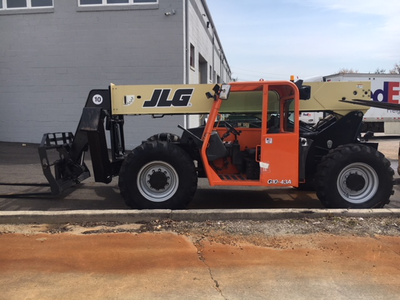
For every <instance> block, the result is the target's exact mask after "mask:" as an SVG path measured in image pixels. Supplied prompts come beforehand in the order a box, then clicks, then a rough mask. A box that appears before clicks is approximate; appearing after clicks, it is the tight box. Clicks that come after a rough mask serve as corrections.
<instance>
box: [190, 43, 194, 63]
mask: <svg viewBox="0 0 400 300" xmlns="http://www.w3.org/2000/svg"><path fill="white" fill-rule="evenodd" d="M190 66H191V67H192V68H194V66H195V52H194V46H193V45H192V44H190Z"/></svg>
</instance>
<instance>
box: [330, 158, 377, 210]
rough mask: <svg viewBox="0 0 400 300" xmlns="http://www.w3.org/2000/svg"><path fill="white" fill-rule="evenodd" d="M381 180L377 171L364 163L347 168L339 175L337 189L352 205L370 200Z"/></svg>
mask: <svg viewBox="0 0 400 300" xmlns="http://www.w3.org/2000/svg"><path fill="white" fill-rule="evenodd" d="M378 186H379V179H378V175H377V173H376V172H375V170H374V169H373V168H372V167H371V166H369V165H367V164H364V163H353V164H350V165H348V166H346V167H345V168H344V169H343V170H342V171H341V172H340V174H339V176H338V179H337V187H338V191H339V194H340V196H342V197H343V199H345V200H346V201H348V202H350V203H355V204H359V203H363V202H367V201H368V200H370V199H371V198H372V197H373V196H374V195H375V193H376V191H377V190H378Z"/></svg>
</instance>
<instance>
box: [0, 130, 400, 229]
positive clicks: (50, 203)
mask: <svg viewBox="0 0 400 300" xmlns="http://www.w3.org/2000/svg"><path fill="white" fill-rule="evenodd" d="M399 140H400V137H382V138H380V139H379V140H377V141H378V142H379V143H380V148H381V151H382V152H383V153H384V154H385V155H386V156H387V158H388V159H389V160H390V161H391V164H392V168H393V169H395V170H397V154H398V153H397V151H398V145H399ZM37 147H38V145H37V144H25V143H10V142H0V168H1V173H0V217H2V218H3V221H5V219H4V218H5V217H6V216H5V213H6V212H7V216H8V217H9V216H11V215H15V216H17V219H16V220H20V221H21V217H18V216H20V215H22V216H24V215H25V217H26V215H30V216H34V215H35V214H37V217H38V218H39V216H40V215H42V216H45V215H46V218H49V216H50V215H53V216H55V215H56V212H58V214H61V213H63V214H64V215H65V214H66V213H67V212H68V214H69V215H68V216H67V218H68V217H71V215H80V216H82V217H83V216H86V217H87V216H88V214H91V215H92V217H93V216H96V215H100V216H102V217H104V216H105V214H106V215H107V218H112V216H118V217H121V218H122V216H121V215H118V214H121V213H122V214H124V215H125V216H128V219H130V218H133V219H135V220H137V217H132V215H136V216H137V215H141V216H142V218H149V219H152V218H157V217H158V218H159V217H160V216H164V215H166V216H169V217H171V216H173V215H174V216H175V217H176V218H180V216H178V215H179V214H180V215H184V218H189V219H190V218H194V216H196V218H198V219H202V218H203V219H207V218H212V219H215V218H222V219H226V218H248V219H251V218H255V219H257V218H276V217H282V216H285V217H289V215H291V216H292V217H299V216H300V217H301V216H302V215H304V214H306V215H315V216H317V215H318V214H320V213H322V214H328V213H329V214H332V213H338V214H343V213H347V214H348V213H350V212H349V211H347V210H326V209H324V207H323V206H322V205H321V203H320V202H319V200H318V198H317V196H316V195H315V193H314V192H307V191H298V190H297V189H293V188H289V189H288V188H275V189H269V188H268V189H267V188H260V187H257V188H254V187H251V188H246V187H237V188H233V187H210V186H209V185H208V182H207V180H205V179H200V180H199V187H198V190H197V192H196V195H195V197H194V199H193V201H192V202H191V204H190V205H189V207H188V209H187V210H185V211H178V212H177V211H169V210H162V211H158V212H157V211H154V210H153V211H143V210H142V211H138V210H132V209H130V208H129V207H127V206H126V205H125V203H124V201H123V199H122V197H121V195H120V193H119V188H118V180H117V178H114V180H113V181H112V182H111V183H110V184H102V183H95V182H94V179H93V177H91V178H88V179H87V180H85V181H84V182H83V183H81V184H79V185H78V186H76V187H73V188H71V189H69V190H67V191H65V192H64V193H63V194H62V195H59V196H53V195H51V193H50V188H49V186H48V185H47V182H46V179H45V177H44V176H43V173H42V169H41V165H40V163H39V156H38V151H37ZM87 164H88V166H89V168H91V162H90V160H89V161H88V162H87ZM395 178H396V179H398V178H399V175H398V174H397V172H396V174H395ZM394 190H395V193H394V195H393V196H392V197H391V202H390V203H389V204H388V205H386V206H385V208H384V209H376V210H362V211H361V212H356V211H355V210H352V211H351V213H353V214H355V213H359V214H365V213H367V212H368V213H372V212H373V213H374V214H384V215H386V214H388V213H389V214H393V213H400V190H399V186H398V185H396V186H395V188H394ZM78 211H79V212H80V213H78ZM82 212H84V213H83V214H82ZM224 214H225V216H224ZM188 215H189V216H188ZM61 219H62V218H61ZM61 219H59V220H61ZM7 220H10V219H7Z"/></svg>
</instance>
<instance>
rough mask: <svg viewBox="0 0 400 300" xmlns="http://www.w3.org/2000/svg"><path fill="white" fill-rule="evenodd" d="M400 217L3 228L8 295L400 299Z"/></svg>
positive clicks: (0, 263) (1, 264)
mask: <svg viewBox="0 0 400 300" xmlns="http://www.w3.org/2000/svg"><path fill="white" fill-rule="evenodd" d="M399 258H400V218H399V217H394V218H343V217H327V218H320V219H294V220H273V221H208V222H176V221H172V220H156V221H153V222H150V223H142V224H120V223H84V224H59V225H48V224H32V225H0V288H1V291H2V292H1V293H0V299H52V300H53V299H385V300H387V299H399V298H398V297H399V295H400V284H399V282H400V259H399Z"/></svg>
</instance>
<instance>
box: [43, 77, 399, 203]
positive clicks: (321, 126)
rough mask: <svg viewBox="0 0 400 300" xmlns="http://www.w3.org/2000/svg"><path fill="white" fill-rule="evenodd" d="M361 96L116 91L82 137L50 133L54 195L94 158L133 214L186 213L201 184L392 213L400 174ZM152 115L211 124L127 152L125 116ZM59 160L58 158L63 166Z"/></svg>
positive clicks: (86, 113)
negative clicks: (373, 133)
mask: <svg viewBox="0 0 400 300" xmlns="http://www.w3.org/2000/svg"><path fill="white" fill-rule="evenodd" d="M354 98H360V99H366V100H368V99H369V98H370V86H369V83H367V82H364V83H363V82H348V83H342V82H338V83H333V82H328V83H310V84H308V85H307V86H304V85H303V84H302V82H301V81H298V82H296V83H294V82H292V81H258V82H234V83H231V84H223V85H215V86H213V85H160V86H159V85H156V86H152V85H145V86H118V85H113V84H111V85H110V87H109V89H104V90H92V91H91V92H90V93H89V96H88V98H87V102H86V105H85V107H84V109H83V113H82V117H81V120H80V122H79V125H78V128H77V131H76V133H75V135H73V134H72V133H70V132H69V133H48V134H45V135H44V136H43V140H42V143H41V145H40V147H39V154H40V159H41V164H42V167H43V172H44V175H45V176H46V178H47V179H48V181H49V183H50V186H51V190H52V193H53V194H59V193H61V192H62V191H63V190H64V189H66V188H68V187H70V186H72V185H74V184H77V183H80V182H81V181H82V180H84V179H85V178H87V177H89V176H90V174H89V169H88V167H87V166H86V165H85V162H84V154H85V152H86V151H88V150H90V154H91V160H92V164H93V172H94V177H95V181H96V182H104V183H109V182H111V180H112V177H113V176H117V175H118V176H119V187H120V191H121V194H122V196H123V198H124V200H125V202H126V204H127V205H128V206H130V207H132V208H141V209H151V208H169V209H181V208H185V207H186V206H187V205H188V203H189V202H190V201H191V199H192V198H193V196H194V194H195V192H196V188H197V179H198V177H207V178H208V181H209V183H210V185H211V186H265V187H274V188H276V187H305V186H307V187H312V188H314V189H315V190H316V193H317V196H318V198H319V199H320V201H321V202H322V203H323V205H324V206H326V207H331V208H372V207H383V206H384V205H385V204H387V203H389V198H390V196H391V195H392V193H393V190H392V189H393V174H394V172H393V170H392V169H391V168H390V163H389V161H388V160H387V159H386V158H385V157H384V155H383V154H381V153H380V152H378V151H377V146H378V145H377V144H375V143H369V142H368V141H367V139H366V138H361V136H360V129H361V125H362V118H363V112H362V111H361V110H355V109H354V106H353V105H352V104H348V103H344V102H340V101H339V100H343V99H354ZM300 99H302V100H301V101H300ZM307 99H309V100H307ZM301 109H303V110H304V111H310V110H319V111H322V110H323V111H329V112H330V114H328V115H327V116H326V118H324V119H322V120H321V121H319V122H318V124H316V125H315V126H312V127H311V126H309V125H307V124H304V123H302V122H300V121H299V113H300V111H301ZM143 114H148V115H157V116H161V115H171V114H207V115H208V116H207V118H206V119H207V121H206V123H205V124H204V125H203V126H200V127H197V128H190V129H186V128H183V127H180V128H181V129H182V130H183V133H182V135H181V136H178V135H175V134H171V133H160V134H156V135H153V136H152V137H150V138H149V139H148V140H146V141H144V142H142V143H141V145H139V146H138V147H136V148H135V149H133V151H132V152H130V153H129V154H127V153H125V146H124V132H123V125H124V115H143ZM104 124H105V126H104ZM105 130H109V131H110V143H111V145H110V148H111V160H110V158H109V151H108V149H107V148H108V147H107V141H106V135H105ZM51 149H53V151H50V150H51ZM52 152H54V153H57V152H58V153H57V155H58V160H56V161H55V162H54V163H50V161H49V158H48V157H49V155H48V154H49V153H52Z"/></svg>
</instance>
